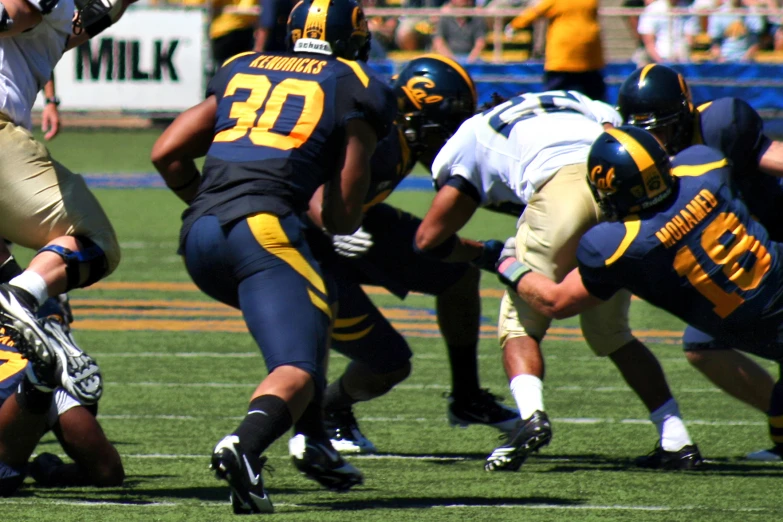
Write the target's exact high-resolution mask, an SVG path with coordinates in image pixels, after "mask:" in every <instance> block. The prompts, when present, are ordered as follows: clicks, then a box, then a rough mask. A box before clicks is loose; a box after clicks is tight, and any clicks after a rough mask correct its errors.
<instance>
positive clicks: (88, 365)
mask: <svg viewBox="0 0 783 522" xmlns="http://www.w3.org/2000/svg"><path fill="white" fill-rule="evenodd" d="M36 308H37V306H36V305H35V302H34V298H33V297H32V296H31V295H30V294H29V293H28V292H26V291H25V290H22V289H21V288H17V287H15V286H12V285H8V284H3V285H0V323H2V325H3V326H8V327H10V328H12V329H13V330H14V331H16V332H18V333H19V338H18V340H19V343H18V345H17V349H18V350H19V353H20V354H22V356H23V357H24V358H25V359H27V361H28V362H29V363H30V364H29V365H28V368H27V375H28V376H29V378H30V380H31V381H32V382H33V384H35V385H36V387H38V388H40V389H48V390H51V389H54V388H57V387H58V386H62V387H63V388H64V389H65V390H66V391H67V392H68V393H70V394H71V395H73V396H74V397H75V398H76V399H78V400H79V402H81V403H82V404H85V405H89V404H95V403H96V402H98V399H100V398H101V394H102V393H103V378H102V377H101V372H100V368H99V367H98V364H97V363H96V362H95V360H94V359H93V358H92V357H90V356H89V355H88V354H86V353H84V352H83V351H82V349H81V348H79V347H78V346H77V345H76V343H75V342H74V341H73V338H72V337H71V336H70V333H69V330H70V329H68V331H66V330H65V328H67V325H65V324H64V322H63V323H57V321H56V320H55V319H53V318H49V317H46V318H44V319H43V320H42V321H39V320H38V318H37V317H36V312H37V311H38V310H36ZM55 323H57V324H55Z"/></svg>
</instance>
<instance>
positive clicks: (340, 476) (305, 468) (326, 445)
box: [288, 434, 364, 491]
mask: <svg viewBox="0 0 783 522" xmlns="http://www.w3.org/2000/svg"><path fill="white" fill-rule="evenodd" d="M288 453H289V454H290V455H291V460H292V461H293V463H294V466H295V467H296V469H298V470H299V471H300V472H301V473H302V474H304V475H305V476H306V477H307V478H309V479H312V480H314V481H316V482H318V483H319V484H321V485H322V486H323V487H325V488H326V489H328V490H331V491H348V490H349V489H351V488H352V487H353V486H356V485H357V484H362V483H363V482H364V476H363V475H362V472H361V471H359V470H358V469H356V467H355V466H353V465H352V464H349V463H348V462H346V461H345V459H344V458H343V457H342V456H341V455H340V453H339V452H338V451H337V450H335V449H334V448H333V447H332V444H331V443H330V442H329V440H325V441H319V440H315V439H312V438H310V437H306V436H304V435H302V434H299V435H295V436H294V437H292V438H291V439H290V440H289V441H288Z"/></svg>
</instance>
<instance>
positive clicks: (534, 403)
mask: <svg viewBox="0 0 783 522" xmlns="http://www.w3.org/2000/svg"><path fill="white" fill-rule="evenodd" d="M508 387H509V388H510V389H511V395H513V396H514V400H515V401H517V408H519V416H520V417H522V419H529V418H530V416H531V415H533V413H535V412H536V410H538V411H544V393H543V389H544V383H543V382H541V379H539V378H538V377H536V376H535V375H528V374H524V373H523V374H521V375H517V376H516V377H514V378H513V379H511V382H510V383H509V385H508Z"/></svg>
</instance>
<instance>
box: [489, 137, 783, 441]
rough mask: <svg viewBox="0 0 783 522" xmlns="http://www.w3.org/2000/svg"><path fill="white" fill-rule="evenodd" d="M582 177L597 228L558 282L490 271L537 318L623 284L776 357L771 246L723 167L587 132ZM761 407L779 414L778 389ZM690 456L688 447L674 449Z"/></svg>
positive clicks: (700, 156) (775, 251) (782, 329)
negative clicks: (597, 214)
mask: <svg viewBox="0 0 783 522" xmlns="http://www.w3.org/2000/svg"><path fill="white" fill-rule="evenodd" d="M588 172H589V174H588V181H589V184H590V187H591V188H592V190H593V194H594V196H595V199H596V201H597V202H598V203H599V205H600V206H601V208H602V210H603V211H604V213H605V215H606V216H607V218H608V219H609V220H610V221H609V222H606V223H602V224H599V225H597V226H595V227H593V228H592V229H590V230H589V231H587V232H586V233H585V234H584V236H582V238H581V240H580V241H579V248H578V251H577V260H578V268H577V269H574V270H573V271H571V272H570V273H569V274H568V275H567V276H566V278H565V279H564V280H563V281H562V282H561V283H555V282H553V281H552V280H551V279H549V278H547V277H546V276H544V275H542V274H539V273H535V272H533V271H532V270H531V269H530V268H529V267H527V266H526V265H525V264H524V263H522V262H520V261H519V260H518V259H517V258H516V256H515V255H509V256H506V257H504V258H502V259H501V260H500V261H499V262H498V274H499V277H500V279H501V281H503V282H504V283H506V284H507V285H508V286H509V287H510V288H511V289H512V290H513V291H515V293H516V294H518V295H519V296H520V297H521V298H522V299H524V300H525V301H526V302H527V303H529V304H530V305H531V306H532V307H534V308H535V309H536V310H538V311H539V312H540V313H542V314H545V315H547V316H548V317H553V318H564V317H570V316H572V315H575V314H577V313H580V312H581V311H583V310H586V309H588V308H591V307H593V306H596V305H598V304H600V303H601V302H603V301H605V300H606V299H609V298H610V297H611V296H612V295H614V294H615V293H616V292H617V291H619V290H621V289H626V290H629V291H630V292H632V293H633V294H634V295H637V296H639V297H640V298H642V299H644V300H646V301H648V302H650V303H651V304H653V305H655V306H657V307H659V308H662V309H663V310H666V311H668V312H669V313H671V314H673V315H675V316H677V317H679V318H680V319H682V320H683V321H685V322H686V323H688V324H689V325H692V326H694V327H696V328H698V329H699V330H701V331H703V332H705V333H706V334H708V335H710V336H712V337H714V338H715V339H718V340H719V341H721V342H727V343H732V346H736V347H737V348H738V349H740V350H742V351H745V352H748V353H752V354H755V355H758V356H760V357H763V358H765V359H770V360H773V361H781V359H783V342H781V341H780V339H781V338H782V337H781V334H783V320H782V319H781V317H782V314H783V293H782V292H781V291H780V289H781V286H782V285H783V243H778V242H775V241H772V240H770V239H769V234H768V233H767V230H766V229H765V228H764V227H763V226H762V225H761V224H760V223H758V222H757V221H755V220H754V219H753V218H752V217H751V213H750V212H749V210H748V208H747V206H746V205H745V203H744V202H743V201H742V199H741V198H740V197H739V196H738V195H737V194H736V192H735V190H736V189H735V187H736V184H735V183H734V182H735V179H732V176H734V178H736V177H738V176H742V175H744V174H745V173H743V172H732V171H731V168H730V163H729V161H728V160H727V159H726V158H725V157H724V156H722V155H721V154H720V153H719V152H718V151H717V150H715V149H711V148H708V147H705V146H701V145H696V146H693V147H690V148H687V149H685V150H684V151H682V152H680V153H679V154H677V155H676V156H675V157H674V159H673V160H671V161H670V159H669V155H668V154H667V152H666V151H665V150H664V149H663V147H662V146H661V144H660V142H659V141H657V140H656V138H655V137H654V136H653V135H652V134H650V133H648V132H647V131H644V130H642V129H639V128H637V127H619V128H617V129H612V130H609V131H607V132H605V133H604V134H602V135H601V136H599V137H598V138H597V139H596V140H595V142H594V143H593V145H592V147H591V149H590V155H589V158H588ZM770 402H771V405H770V410H771V411H773V412H779V413H778V415H780V414H781V413H783V386H781V381H778V382H777V384H776V385H775V391H774V392H773V396H772V398H771V401H770ZM688 451H690V452H692V453H693V454H694V455H696V454H698V449H697V448H696V446H695V445H692V446H686V447H684V448H682V449H681V450H680V451H679V452H678V453H683V452H688Z"/></svg>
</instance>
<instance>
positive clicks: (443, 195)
mask: <svg viewBox="0 0 783 522" xmlns="http://www.w3.org/2000/svg"><path fill="white" fill-rule="evenodd" d="M477 208H478V203H476V201H475V200H474V199H472V198H471V197H470V196H468V195H466V194H464V193H462V192H460V191H459V190H457V189H456V188H454V187H452V186H449V185H446V186H444V187H443V188H441V189H440V190H439V191H438V193H437V194H436V195H435V199H434V200H433V201H432V206H430V209H429V210H428V211H427V215H426V216H424V219H423V220H422V223H421V225H419V229H418V230H417V231H416V248H418V249H419V250H421V251H422V252H428V251H429V252H433V251H436V250H437V249H438V248H449V247H451V251H450V252H446V253H445V254H446V255H445V256H438V257H441V258H442V259H443V261H446V262H450V263H464V262H470V261H473V260H474V259H476V258H478V257H479V256H481V254H482V252H483V251H484V246H483V245H482V244H481V243H480V242H478V241H473V240H470V239H461V238H456V236H454V234H456V233H457V232H459V231H460V230H461V229H462V227H464V226H465V224H466V223H467V222H468V221H469V220H470V218H471V217H473V214H474V213H475V212H476V209H477Z"/></svg>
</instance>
